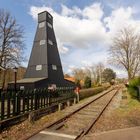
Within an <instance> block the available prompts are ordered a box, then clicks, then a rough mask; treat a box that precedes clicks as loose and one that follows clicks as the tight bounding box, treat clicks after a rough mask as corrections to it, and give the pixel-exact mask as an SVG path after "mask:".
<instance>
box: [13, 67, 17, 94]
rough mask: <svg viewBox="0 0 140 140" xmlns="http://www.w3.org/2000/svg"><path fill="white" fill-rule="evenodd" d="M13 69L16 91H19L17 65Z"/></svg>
mask: <svg viewBox="0 0 140 140" xmlns="http://www.w3.org/2000/svg"><path fill="white" fill-rule="evenodd" d="M13 70H14V76H15V77H14V81H15V82H14V90H15V93H16V92H17V67H14V68H13Z"/></svg>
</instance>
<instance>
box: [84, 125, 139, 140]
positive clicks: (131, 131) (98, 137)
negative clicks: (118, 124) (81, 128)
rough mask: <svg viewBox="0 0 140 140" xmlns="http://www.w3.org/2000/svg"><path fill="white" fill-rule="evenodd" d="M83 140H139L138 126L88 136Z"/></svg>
mask: <svg viewBox="0 0 140 140" xmlns="http://www.w3.org/2000/svg"><path fill="white" fill-rule="evenodd" d="M83 140H140V126H139V127H131V128H126V129H117V130H111V131H106V132H101V133H95V134H90V135H87V136H85V137H84V138H83Z"/></svg>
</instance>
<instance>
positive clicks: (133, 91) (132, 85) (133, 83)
mask: <svg viewBox="0 0 140 140" xmlns="http://www.w3.org/2000/svg"><path fill="white" fill-rule="evenodd" d="M137 86H140V77H137V78H134V79H132V80H130V81H129V86H128V91H129V93H130V95H131V96H132V97H137V94H138V89H137Z"/></svg>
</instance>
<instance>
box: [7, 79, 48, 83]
mask: <svg viewBox="0 0 140 140" xmlns="http://www.w3.org/2000/svg"><path fill="white" fill-rule="evenodd" d="M44 79H46V78H24V79H21V80H18V81H17V83H34V82H37V81H40V80H44ZM10 83H14V81H12V82H10Z"/></svg>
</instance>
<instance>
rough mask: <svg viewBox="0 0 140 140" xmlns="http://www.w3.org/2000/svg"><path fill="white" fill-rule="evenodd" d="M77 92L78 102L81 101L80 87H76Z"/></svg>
mask: <svg viewBox="0 0 140 140" xmlns="http://www.w3.org/2000/svg"><path fill="white" fill-rule="evenodd" d="M75 93H76V96H77V102H79V93H80V88H79V87H76V89H75Z"/></svg>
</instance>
